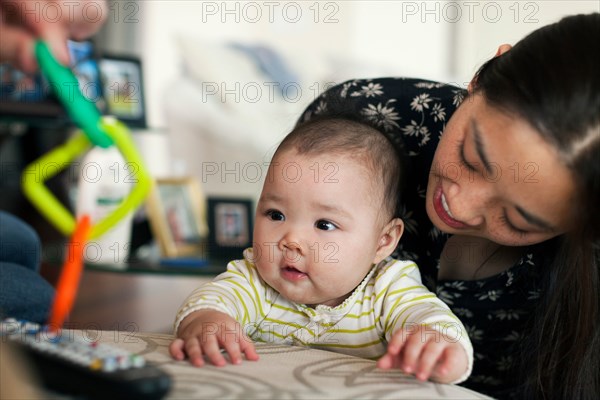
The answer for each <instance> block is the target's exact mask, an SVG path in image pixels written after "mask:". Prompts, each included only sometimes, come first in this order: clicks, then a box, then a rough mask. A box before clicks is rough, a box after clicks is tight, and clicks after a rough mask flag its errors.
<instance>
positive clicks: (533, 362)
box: [474, 13, 600, 400]
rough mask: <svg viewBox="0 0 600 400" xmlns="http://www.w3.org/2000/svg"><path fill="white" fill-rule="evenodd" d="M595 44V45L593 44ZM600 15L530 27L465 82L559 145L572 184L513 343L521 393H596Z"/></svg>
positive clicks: (599, 385)
mask: <svg viewBox="0 0 600 400" xmlns="http://www.w3.org/2000/svg"><path fill="white" fill-rule="evenodd" d="M594 43H595V44H594ZM598 43H600V14H598V13H594V14H589V15H575V16H570V17H566V18H563V19H562V20H560V21H559V22H557V23H555V24H552V25H548V26H545V27H543V28H541V29H538V30H536V31H535V32H533V33H532V34H530V35H529V36H527V37H526V38H524V39H523V40H521V41H520V42H518V43H517V44H516V45H515V46H514V47H513V48H512V49H511V50H509V51H508V52H506V53H504V54H503V55H501V56H499V57H495V58H494V59H492V60H490V61H488V62H487V63H486V64H484V65H483V66H482V67H481V69H480V70H479V72H478V73H477V77H476V83H475V88H474V89H475V91H479V92H481V93H483V95H484V97H485V98H486V100H487V101H488V102H489V103H490V104H492V105H494V106H496V107H499V108H501V109H504V110H505V111H507V112H509V113H513V114H514V115H518V116H519V117H522V118H524V119H525V120H527V121H528V122H529V123H530V124H531V125H532V126H533V127H534V128H536V129H537V130H538V131H539V132H540V133H541V135H542V136H543V137H544V138H545V139H546V140H547V141H548V142H549V143H552V144H553V145H555V146H556V148H557V149H558V150H559V152H560V155H561V157H562V161H563V162H564V164H565V165H566V166H567V167H568V168H569V169H570V170H571V171H572V173H573V176H574V179H575V184H576V187H577V198H576V203H574V204H573V208H574V210H575V212H576V214H577V216H576V220H575V221H574V229H573V230H571V231H569V232H568V233H567V234H565V235H562V236H560V237H557V238H555V239H553V241H554V242H555V244H556V246H555V248H556V253H555V254H553V255H552V256H553V258H552V259H553V262H552V263H550V268H548V269H546V270H544V271H541V272H542V274H543V276H544V282H543V289H542V300H541V302H540V304H539V308H538V310H537V312H536V315H535V317H534V320H533V321H532V325H531V326H532V329H531V334H530V335H528V336H529V337H528V342H527V343H524V346H523V357H522V360H523V365H522V367H521V368H522V369H521V370H522V371H524V373H526V374H528V376H527V379H526V381H525V384H524V386H523V388H522V397H523V398H527V399H530V398H538V399H554V398H556V399H590V400H591V399H594V400H597V399H598V398H600V272H599V268H600V262H599V257H600V239H599V238H600V72H599V71H600V52H599V51H598V48H597V46H598Z"/></svg>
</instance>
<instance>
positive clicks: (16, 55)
mask: <svg viewBox="0 0 600 400" xmlns="http://www.w3.org/2000/svg"><path fill="white" fill-rule="evenodd" d="M107 16H108V7H107V4H106V0H76V1H73V0H0V62H10V63H11V64H13V65H14V66H15V67H16V68H18V69H20V70H22V71H24V72H34V71H35V70H36V69H37V62H36V60H35V56H34V50H33V47H34V43H35V40H36V39H38V38H41V39H42V40H44V41H46V42H47V43H48V44H49V46H50V48H51V49H52V52H53V54H54V56H55V57H56V58H57V59H58V61H59V62H61V63H63V64H65V65H67V64H69V61H70V60H69V51H68V49H67V39H74V40H83V39H87V38H88V37H90V36H92V35H93V34H94V33H96V32H97V31H98V30H99V29H100V27H101V26H102V24H103V23H104V21H105V20H106V18H107Z"/></svg>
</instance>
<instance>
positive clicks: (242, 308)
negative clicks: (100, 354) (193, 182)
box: [175, 249, 473, 383]
mask: <svg viewBox="0 0 600 400" xmlns="http://www.w3.org/2000/svg"><path fill="white" fill-rule="evenodd" d="M251 252H252V249H247V250H246V251H245V252H244V259H243V260H236V261H232V262H230V263H229V264H228V266H227V271H226V272H224V273H222V274H220V275H219V276H217V277H216V278H215V279H214V280H213V281H211V282H209V283H207V284H204V285H202V286H201V287H199V288H198V289H196V290H195V291H194V292H193V293H192V294H191V295H190V296H189V297H188V298H187V300H186V301H185V302H184V304H183V306H182V307H181V308H180V310H179V312H178V313H177V317H176V320H175V332H177V328H178V327H179V324H180V323H181V321H182V320H183V319H184V318H185V317H186V316H187V315H188V314H190V313H191V312H194V311H197V310H201V309H213V310H218V311H221V312H224V313H226V314H228V315H230V316H231V317H232V318H234V319H235V320H236V321H237V322H238V323H240V324H241V326H242V329H243V331H244V332H245V333H246V334H247V335H248V336H249V337H250V338H251V339H252V340H253V341H255V342H268V343H282V344H295V345H304V346H311V347H315V348H319V349H324V350H331V351H335V352H339V353H344V354H348V355H353V356H358V357H363V358H370V359H378V358H380V357H381V356H382V355H384V354H385V351H386V346H387V342H388V341H389V340H390V339H391V337H392V334H393V333H394V332H395V331H396V330H398V329H401V328H406V329H408V330H410V329H411V328H414V327H416V326H418V325H427V326H429V327H430V328H432V329H434V330H435V332H436V333H431V332H430V333H427V335H436V334H437V335H439V333H440V332H441V333H444V334H445V335H447V336H448V337H449V338H450V340H453V341H458V342H459V343H460V344H461V345H462V347H463V348H464V349H465V352H466V353H467V356H468V358H469V368H468V371H467V372H466V373H465V374H464V375H463V376H462V377H461V378H459V379H458V380H457V381H456V382H454V383H459V382H462V381H464V380H465V379H466V378H467V377H468V375H469V374H470V372H471V368H472V365H473V348H472V346H471V342H470V341H469V337H468V335H467V333H466V330H465V328H464V327H463V325H462V324H461V322H460V321H459V319H458V318H457V317H456V316H455V315H454V314H453V313H452V312H451V311H450V309H449V308H448V306H446V304H444V303H443V302H442V301H441V300H440V299H438V298H437V297H436V296H435V294H433V293H431V292H430V291H429V290H427V288H425V286H423V284H422V283H421V276H420V273H419V269H418V267H417V265H416V264H415V263H413V262H410V261H398V260H394V259H390V258H388V259H387V260H384V261H382V262H380V263H379V264H377V265H374V266H373V268H372V269H371V270H370V271H369V273H368V274H367V276H366V277H365V278H364V279H363V281H362V282H361V283H360V285H358V287H357V288H356V289H355V290H354V291H353V292H352V294H351V295H350V296H349V297H348V298H347V299H346V300H345V301H344V302H343V303H342V304H340V305H338V306H336V307H329V306H325V305H318V306H316V307H315V308H312V307H308V306H306V305H303V304H296V303H293V302H291V301H289V300H287V299H285V298H284V297H283V296H282V295H280V294H279V293H278V292H276V291H275V290H274V289H273V288H271V287H270V286H268V285H267V284H266V283H265V282H264V281H263V280H262V279H261V277H260V276H259V274H258V271H257V269H256V266H255V265H254V264H253V263H252V262H250V261H249V260H251V259H252V253H251ZM332 284H335V283H334V282H332ZM428 338H431V336H429V337H428ZM434 340H443V339H442V338H441V337H439V336H437V337H436V338H434Z"/></svg>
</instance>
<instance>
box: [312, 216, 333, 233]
mask: <svg viewBox="0 0 600 400" xmlns="http://www.w3.org/2000/svg"><path fill="white" fill-rule="evenodd" d="M315 226H316V227H317V229H321V230H323V231H332V230H334V229H337V226H335V224H333V222H329V221H326V220H324V219H320V220H318V221H317V223H316V224H315Z"/></svg>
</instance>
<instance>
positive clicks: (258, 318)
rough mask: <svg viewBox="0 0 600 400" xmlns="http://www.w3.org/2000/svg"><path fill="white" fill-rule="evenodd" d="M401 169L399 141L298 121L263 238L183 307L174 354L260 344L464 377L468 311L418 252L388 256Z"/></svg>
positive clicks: (216, 360) (349, 126)
mask: <svg viewBox="0 0 600 400" xmlns="http://www.w3.org/2000/svg"><path fill="white" fill-rule="evenodd" d="M396 171H403V168H402V163H401V158H400V157H399V155H398V154H397V152H396V151H395V150H394V148H393V146H392V145H391V143H390V142H389V141H388V139H387V138H385V136H384V135H382V134H381V133H380V132H379V131H377V130H376V129H374V128H371V127H370V126H367V125H364V124H361V123H358V122H354V121H350V120H347V119H340V118H328V119H325V118H324V119H315V120H312V121H310V122H308V123H305V124H302V125H300V126H298V127H296V128H295V129H294V130H293V131H292V132H291V133H290V134H289V135H288V136H287V137H286V138H285V139H284V140H283V142H282V143H281V144H280V145H279V147H278V149H277V151H276V152H275V155H274V156H273V160H272V162H271V164H270V166H269V169H268V173H267V176H266V179H265V183H264V186H263V190H262V193H261V197H260V199H259V202H258V205H257V210H256V218H255V228H254V245H253V248H251V249H247V250H246V251H245V252H244V259H243V260H237V261H232V262H230V263H229V265H228V266H227V272H225V273H223V274H221V275H219V276H217V277H216V278H215V280H214V281H212V282H210V283H208V284H206V285H203V286H202V287H200V288H198V289H197V290H195V291H194V292H193V293H192V294H191V295H190V296H189V298H188V299H187V300H186V301H185V303H184V305H183V306H182V307H181V309H180V310H179V312H178V314H177V317H176V321H175V333H176V336H177V338H176V339H175V340H174V341H173V342H172V343H171V345H170V353H171V355H172V356H173V357H174V358H175V359H177V360H183V359H184V357H185V356H186V355H187V357H188V358H189V360H190V362H191V363H192V364H193V365H196V366H202V365H204V356H206V358H207V359H208V360H210V361H211V362H212V363H213V364H215V365H217V366H222V365H225V364H226V359H225V357H224V355H223V354H222V352H221V349H223V350H224V351H225V352H226V353H227V354H228V355H229V359H230V361H231V362H232V363H234V364H238V363H240V362H241V360H242V357H241V355H242V353H244V355H245V357H246V359H248V360H258V355H257V353H256V350H255V348H254V345H253V341H256V342H269V343H288V344H299V345H306V346H311V347H315V348H320V349H327V350H332V351H336V352H340V353H345V354H350V355H354V356H359V357H364V358H371V359H377V360H378V362H377V366H378V367H379V368H383V369H388V368H400V369H402V370H403V371H404V372H405V373H409V374H414V375H415V376H416V377H417V378H418V379H420V380H427V379H432V380H435V381H438V382H442V383H458V382H462V381H464V380H465V379H466V378H467V377H468V376H469V374H470V371H471V367H472V363H473V349H472V346H471V343H470V341H469V338H468V336H467V333H466V331H465V329H464V327H463V325H462V324H461V323H460V321H459V320H458V318H457V317H456V316H455V315H453V314H452V312H451V311H450V310H449V308H448V307H447V306H446V305H445V304H444V303H443V302H442V301H441V300H439V299H438V298H437V297H436V296H435V295H434V294H433V293H431V292H429V291H428V290H427V289H426V288H425V287H424V286H423V285H422V283H421V278H420V274H419V269H418V268H417V266H416V265H415V264H414V263H413V262H410V261H399V260H394V259H391V258H389V256H390V254H392V252H393V250H394V249H395V247H396V245H397V244H398V241H399V240H400V237H401V236H402V232H403V228H404V225H403V223H402V220H400V219H399V218H396V217H395V215H396V207H397V204H398V197H399V191H400V183H401V179H399V176H398V173H396Z"/></svg>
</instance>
